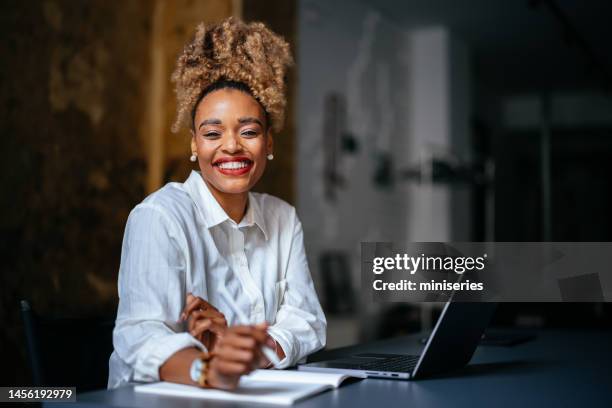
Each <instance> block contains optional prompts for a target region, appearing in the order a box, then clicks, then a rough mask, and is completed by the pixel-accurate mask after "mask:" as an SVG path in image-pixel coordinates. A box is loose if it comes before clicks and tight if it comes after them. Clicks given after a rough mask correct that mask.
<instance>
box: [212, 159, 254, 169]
mask: <svg viewBox="0 0 612 408" xmlns="http://www.w3.org/2000/svg"><path fill="white" fill-rule="evenodd" d="M248 165H249V163H248V162H245V161H232V162H223V163H220V164H219V167H220V168H222V169H226V170H235V169H242V168H245V167H247V166H248Z"/></svg>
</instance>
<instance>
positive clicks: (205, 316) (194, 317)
mask: <svg viewBox="0 0 612 408" xmlns="http://www.w3.org/2000/svg"><path fill="white" fill-rule="evenodd" d="M201 320H211V321H212V323H213V324H214V326H215V327H214V331H215V332H218V331H222V330H225V328H227V321H226V320H225V317H224V316H223V315H221V316H219V314H218V313H216V312H213V311H209V310H196V311H194V312H192V313H191V314H190V315H189V320H188V323H187V329H188V330H189V331H192V330H193V329H194V328H195V324H196V323H197V322H199V321H201Z"/></svg>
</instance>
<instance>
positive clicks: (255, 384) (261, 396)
mask: <svg viewBox="0 0 612 408" xmlns="http://www.w3.org/2000/svg"><path fill="white" fill-rule="evenodd" d="M330 388H331V386H329V385H326V384H298V383H278V382H267V381H252V380H248V379H246V378H243V379H241V380H240V385H239V387H238V388H237V389H235V390H233V391H223V390H216V389H211V388H199V387H195V386H191V385H183V384H175V383H169V382H159V383H152V384H145V385H137V386H135V387H134V391H135V392H139V393H146V394H156V395H166V396H173V397H183V398H197V399H205V400H217V401H238V402H251V403H265V404H276V405H291V404H293V403H294V402H296V401H299V400H301V399H304V398H306V397H309V396H311V395H315V394H318V393H321V392H323V391H325V390H328V389H330Z"/></svg>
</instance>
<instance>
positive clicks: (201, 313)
mask: <svg viewBox="0 0 612 408" xmlns="http://www.w3.org/2000/svg"><path fill="white" fill-rule="evenodd" d="M189 317H196V318H202V317H205V318H209V319H219V320H225V315H224V314H223V313H219V312H215V311H214V310H211V309H205V310H204V309H196V310H194V311H192V312H191V313H190V314H189Z"/></svg>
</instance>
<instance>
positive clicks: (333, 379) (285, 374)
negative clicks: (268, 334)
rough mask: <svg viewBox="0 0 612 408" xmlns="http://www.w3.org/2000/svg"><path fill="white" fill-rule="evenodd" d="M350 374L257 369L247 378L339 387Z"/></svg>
mask: <svg viewBox="0 0 612 408" xmlns="http://www.w3.org/2000/svg"><path fill="white" fill-rule="evenodd" d="M349 377H350V375H346V374H337V373H315V372H307V371H296V370H255V371H253V372H252V373H251V374H249V375H247V376H246V377H245V378H249V379H251V380H255V381H272V382H287V383H300V384H327V385H330V386H332V387H334V388H338V387H339V386H340V384H342V381H344V380H346V379H347V378H349Z"/></svg>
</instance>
